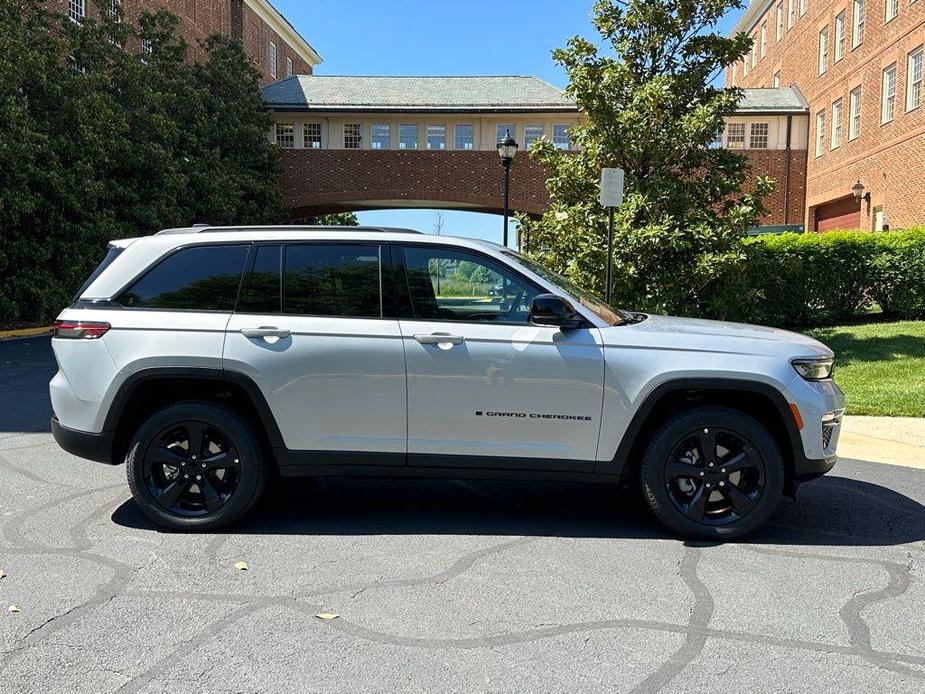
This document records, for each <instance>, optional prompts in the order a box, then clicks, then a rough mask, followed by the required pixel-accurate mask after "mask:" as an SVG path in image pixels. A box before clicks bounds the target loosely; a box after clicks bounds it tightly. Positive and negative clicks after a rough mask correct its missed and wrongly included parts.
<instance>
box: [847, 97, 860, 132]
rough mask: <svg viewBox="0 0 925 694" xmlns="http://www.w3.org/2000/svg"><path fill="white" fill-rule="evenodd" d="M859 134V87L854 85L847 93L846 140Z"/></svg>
mask: <svg viewBox="0 0 925 694" xmlns="http://www.w3.org/2000/svg"><path fill="white" fill-rule="evenodd" d="M860 135H861V88H860V87H855V88H854V89H852V90H851V92H850V93H849V94H848V142H851V140H856V139H858V137H860Z"/></svg>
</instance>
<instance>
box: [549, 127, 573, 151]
mask: <svg viewBox="0 0 925 694" xmlns="http://www.w3.org/2000/svg"><path fill="white" fill-rule="evenodd" d="M552 144H553V145H554V146H555V148H556V149H561V150H570V149H571V148H572V138H571V136H570V135H569V125H568V123H553V124H552Z"/></svg>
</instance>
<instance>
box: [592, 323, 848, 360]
mask: <svg viewBox="0 0 925 694" xmlns="http://www.w3.org/2000/svg"><path fill="white" fill-rule="evenodd" d="M621 330H624V331H627V335H625V336H623V337H622V338H621V336H620V332H619V331H621ZM603 333H604V340H605V342H606V343H608V344H610V343H613V344H620V343H625V339H626V338H631V341H632V342H633V343H636V344H642V343H648V344H651V345H652V346H657V347H662V348H672V347H673V348H676V349H679V350H685V351H709V352H739V353H747V354H781V355H786V356H788V357H801V356H802V357H814V356H819V357H826V356H832V354H833V353H832V350H831V349H829V348H828V347H826V346H825V345H824V344H822V343H821V342H819V341H818V340H815V339H813V338H811V337H809V336H807V335H801V334H800V333H794V332H790V331H789V330H780V329H779V328H768V327H765V326H761V325H748V324H746V323H731V322H728V321H715V320H702V319H700V318H676V317H674V316H656V315H649V317H648V318H647V319H646V320H644V321H642V322H640V323H634V324H631V325H623V326H620V325H616V326H612V327H610V328H604V329H603Z"/></svg>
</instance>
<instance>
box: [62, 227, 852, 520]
mask: <svg viewBox="0 0 925 694" xmlns="http://www.w3.org/2000/svg"><path fill="white" fill-rule="evenodd" d="M52 345H53V347H54V352H55V356H56V358H57V360H58V365H59V371H58V373H57V374H56V375H55V377H54V379H52V381H51V400H52V404H53V407H54V412H55V417H54V419H53V420H52V431H53V433H54V436H55V439H56V440H57V441H58V443H59V444H60V445H61V447H62V448H64V449H65V450H67V451H70V452H71V453H74V454H75V455H78V456H82V457H85V458H89V459H91V460H98V461H101V462H107V463H120V462H122V461H125V462H126V463H127V467H128V481H129V486H130V487H131V490H132V494H133V495H134V496H135V499H136V500H137V502H138V504H139V505H140V506H141V508H142V509H143V510H144V511H145V513H147V514H148V515H149V516H150V517H151V518H152V519H153V520H155V521H156V522H158V523H160V524H163V525H166V526H169V527H172V528H177V529H200V530H205V529H212V528H216V527H218V526H221V525H223V524H225V523H228V522H230V521H232V520H235V519H237V518H239V517H240V516H241V515H242V514H244V513H245V512H246V511H247V510H248V509H249V508H250V507H251V505H252V504H253V503H254V502H255V500H256V499H257V498H258V496H259V495H260V493H261V490H262V489H263V486H264V482H265V480H266V479H267V477H268V475H269V474H270V473H271V472H272V471H274V470H275V471H278V472H279V474H281V475H282V476H284V477H285V476H298V475H363V476H389V477H448V478H463V477H465V478H483V479H519V480H520V479H524V480H525V479H531V480H532V479H552V480H563V479H565V480H587V481H589V482H603V483H627V482H633V483H637V484H640V485H641V488H642V490H643V492H644V494H645V497H646V499H647V501H648V503H649V505H650V506H651V508H652V510H653V511H654V512H655V514H656V515H657V516H658V517H659V518H660V519H661V520H662V521H663V522H664V523H665V524H666V525H668V526H669V527H671V528H672V529H674V530H675V531H677V532H679V533H681V534H683V535H688V536H698V537H706V538H732V537H736V536H739V535H741V534H743V533H745V532H748V531H750V530H753V529H754V528H756V527H758V526H759V525H760V524H761V523H763V522H764V521H765V520H767V519H768V517H769V516H770V515H771V514H772V513H773V512H774V510H775V508H776V507H777V504H778V501H779V500H780V498H781V495H782V494H783V493H788V494H791V495H792V494H793V493H794V492H795V490H796V486H797V484H798V483H800V482H801V481H804V480H807V479H811V478H813V477H817V476H819V475H822V474H824V473H825V472H827V471H828V470H830V469H831V468H832V466H833V465H834V464H835V446H836V444H837V441H838V431H839V424H840V421H841V415H842V410H843V407H844V396H843V395H842V392H841V391H840V390H839V389H838V387H837V386H836V385H835V383H834V382H833V381H832V379H831V373H832V366H833V355H832V352H831V351H830V350H829V349H828V348H826V347H825V346H824V345H822V344H820V343H819V342H816V341H815V340H812V339H810V338H807V337H804V336H801V335H798V334H794V333H789V332H784V331H781V330H774V329H770V328H761V327H752V326H746V325H739V324H734V323H719V322H711V321H703V320H693V319H682V318H668V317H664V316H654V315H645V314H641V313H630V312H626V311H619V310H615V309H611V308H609V307H608V306H606V305H604V304H603V303H601V302H600V301H599V300H597V299H595V298H593V297H591V296H590V295H588V294H587V293H585V292H584V291H582V290H581V289H579V288H578V287H576V286H574V285H573V284H571V283H570V282H569V281H567V280H565V279H564V278H562V277H560V276H558V275H556V274H555V273H553V272H551V271H549V270H547V269H545V268H544V267H542V266H541V265H539V264H537V263H536V262H535V261H533V260H531V259H529V258H526V257H524V256H522V255H519V254H518V253H515V252H513V251H511V250H508V249H506V248H502V247H500V246H497V245H495V244H492V243H487V242H483V241H474V240H469V239H460V238H448V237H435V236H425V235H421V234H419V233H416V232H412V231H407V230H401V229H384V228H364V227H291V226H283V227H250V228H247V227H241V228H237V227H236V228H219V227H193V228H188V229H169V230H166V231H162V232H160V233H159V234H156V235H154V236H150V237H144V238H138V239H128V240H122V241H114V242H112V244H111V245H110V247H109V253H108V255H107V256H106V259H105V260H104V261H103V263H102V264H101V265H100V267H99V268H97V270H96V271H95V272H94V273H93V275H91V277H90V278H89V279H88V281H87V282H86V284H85V285H84V286H83V287H82V288H81V290H80V291H79V292H78V295H77V297H76V298H75V300H74V303H73V304H72V305H71V306H70V307H69V308H67V309H65V310H64V311H63V312H62V313H61V315H60V316H59V318H58V321H57V323H56V326H55V335H54V339H53V340H52Z"/></svg>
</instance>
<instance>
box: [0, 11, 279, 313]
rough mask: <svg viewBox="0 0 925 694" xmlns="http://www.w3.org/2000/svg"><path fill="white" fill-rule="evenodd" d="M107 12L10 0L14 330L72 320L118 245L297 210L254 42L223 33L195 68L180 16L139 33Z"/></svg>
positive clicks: (3, 78)
mask: <svg viewBox="0 0 925 694" xmlns="http://www.w3.org/2000/svg"><path fill="white" fill-rule="evenodd" d="M94 3H95V4H96V10H97V12H95V13H93V12H91V13H89V15H90V16H89V17H88V18H87V19H86V20H85V21H84V22H82V23H81V24H77V23H74V22H71V21H69V20H68V19H67V18H66V17H64V16H62V15H61V14H58V13H49V12H47V11H46V10H45V8H44V6H43V3H42V2H36V1H35V0H0V230H2V231H0V234H2V243H0V323H2V322H8V321H16V320H35V321H37V320H45V319H48V318H49V317H51V316H53V315H54V314H55V313H57V312H58V311H59V310H60V309H61V308H62V307H63V306H64V305H66V304H67V302H68V300H69V297H70V295H71V294H72V293H73V291H74V290H76V288H77V287H78V286H79V285H80V283H81V282H82V280H83V279H84V278H85V277H86V276H87V274H89V272H90V270H91V269H92V267H93V266H94V265H95V264H96V263H97V262H99V260H100V259H101V257H102V254H103V253H104V251H105V243H106V241H108V240H109V239H112V238H125V237H129V236H137V235H143V234H149V233H152V232H154V231H157V230H158V229H161V228H164V227H168V226H178V225H187V224H192V223H195V222H208V223H212V224H230V223H258V222H262V223H266V222H274V221H278V220H279V218H280V217H281V213H280V211H281V207H280V199H279V191H278V184H277V181H278V177H279V160H278V152H277V150H276V148H275V146H274V145H272V144H271V143H270V142H269V141H268V139H267V137H266V133H267V131H268V129H269V127H270V124H271V118H270V115H269V114H268V113H267V112H266V109H265V107H264V105H263V103H262V102H261V100H260V93H259V86H258V85H259V74H258V72H257V71H256V69H255V68H254V67H253V65H252V64H251V62H250V61H249V60H248V58H247V56H246V55H245V53H244V51H243V49H242V48H241V46H240V45H239V44H238V43H236V42H233V41H229V40H228V39H225V38H222V37H221V36H215V37H213V38H210V39H209V40H208V41H207V42H206V45H205V51H206V56H207V57H206V60H205V62H204V63H202V64H192V63H190V62H188V61H187V60H186V54H187V51H188V47H187V45H186V44H185V43H184V42H183V41H182V40H181V39H180V38H178V37H177V34H176V27H177V19H176V17H175V16H174V15H172V14H170V13H168V12H165V11H159V12H156V13H154V14H142V15H141V17H140V19H139V26H138V27H133V26H132V25H131V24H130V23H129V22H127V21H121V20H122V17H121V16H120V17H117V18H115V19H111V18H110V16H109V12H108V9H109V3H108V2H107V1H106V0H94ZM93 17H101V19H94V18H93ZM117 20H118V21H117ZM141 39H145V40H146V41H148V42H150V46H151V51H150V52H149V53H145V54H144V55H142V54H141V52H140V51H139V50H138V48H139V46H140V41H141Z"/></svg>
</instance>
